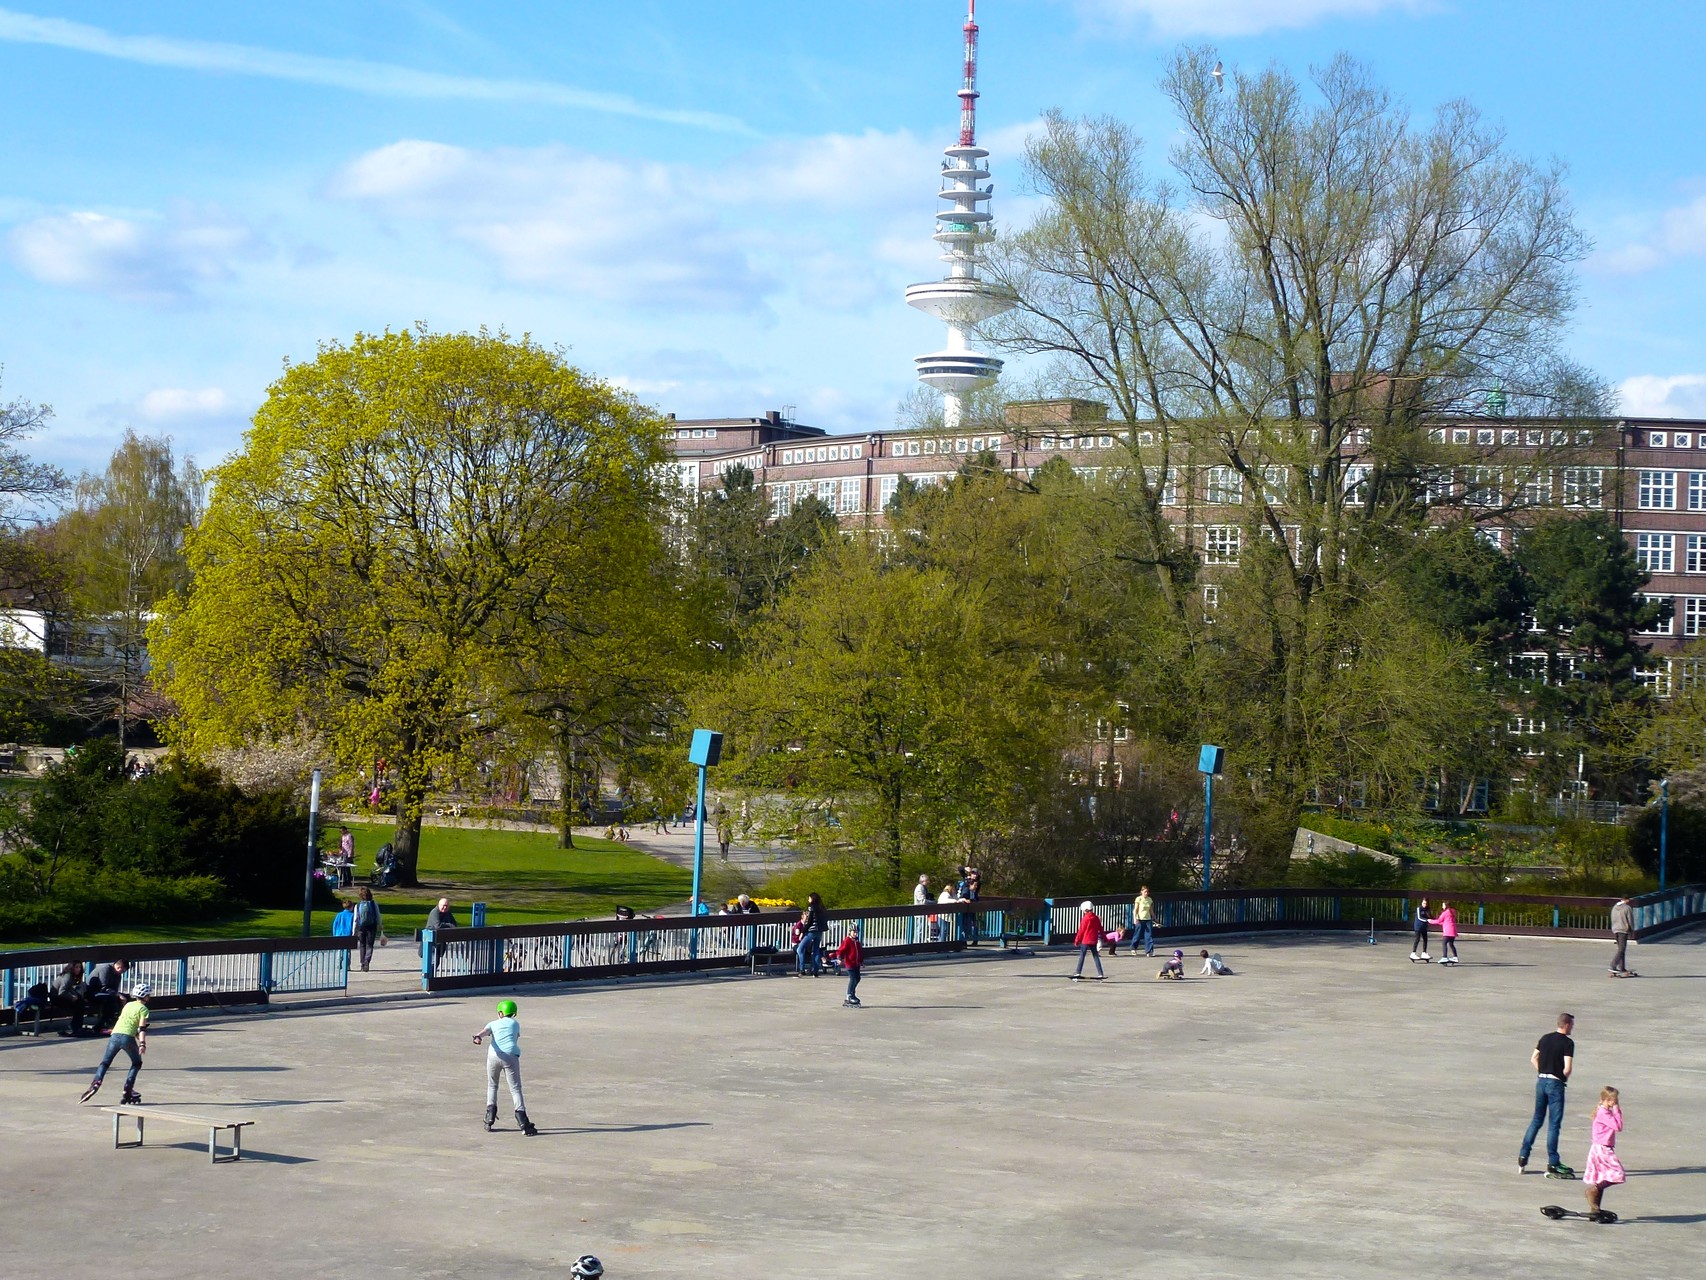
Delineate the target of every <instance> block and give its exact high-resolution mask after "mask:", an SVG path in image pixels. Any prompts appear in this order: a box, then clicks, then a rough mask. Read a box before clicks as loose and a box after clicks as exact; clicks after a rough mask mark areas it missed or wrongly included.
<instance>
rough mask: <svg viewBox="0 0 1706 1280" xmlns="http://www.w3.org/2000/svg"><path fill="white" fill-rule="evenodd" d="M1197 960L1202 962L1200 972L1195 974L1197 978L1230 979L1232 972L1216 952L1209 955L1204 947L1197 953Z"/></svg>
mask: <svg viewBox="0 0 1706 1280" xmlns="http://www.w3.org/2000/svg"><path fill="white" fill-rule="evenodd" d="M1197 958H1198V959H1199V960H1201V961H1202V972H1201V973H1199V974H1197V977H1199V978H1224V977H1230V976H1231V974H1232V970H1231V969H1230V968H1228V967H1227V964H1226V961H1224V960H1222V959H1221V958H1220V952H1218V951H1216V952H1215V953H1214V954H1213V955H1210V954H1209V953H1208V949H1207V948H1206V947H1205V948H1204V949H1203V950H1201V951H1199V952H1197Z"/></svg>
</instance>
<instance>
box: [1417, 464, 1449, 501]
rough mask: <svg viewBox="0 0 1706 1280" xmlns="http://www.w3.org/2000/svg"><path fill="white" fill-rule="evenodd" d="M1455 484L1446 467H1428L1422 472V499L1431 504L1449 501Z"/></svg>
mask: <svg viewBox="0 0 1706 1280" xmlns="http://www.w3.org/2000/svg"><path fill="white" fill-rule="evenodd" d="M1455 490H1456V486H1455V485H1454V484H1453V483H1452V478H1451V471H1450V469H1449V468H1447V467H1430V468H1428V470H1426V471H1425V472H1423V474H1422V501H1423V502H1425V503H1427V504H1429V505H1430V506H1432V505H1437V504H1439V503H1443V502H1450V501H1451V495H1452V493H1453V492H1455Z"/></svg>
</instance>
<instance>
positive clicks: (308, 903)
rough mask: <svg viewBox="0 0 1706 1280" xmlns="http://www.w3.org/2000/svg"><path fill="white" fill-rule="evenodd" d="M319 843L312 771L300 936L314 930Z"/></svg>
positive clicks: (316, 781) (316, 787) (317, 786)
mask: <svg viewBox="0 0 1706 1280" xmlns="http://www.w3.org/2000/svg"><path fill="white" fill-rule="evenodd" d="M319 843H320V771H319V770H318V769H316V770H314V780H313V782H312V783H310V784H309V788H308V866H307V869H306V870H305V871H304V872H303V873H302V936H303V937H304V938H306V937H307V936H308V935H309V934H310V933H311V932H312V931H313V928H314V857H315V855H316V854H317V853H319V849H318V847H317V846H318V845H319Z"/></svg>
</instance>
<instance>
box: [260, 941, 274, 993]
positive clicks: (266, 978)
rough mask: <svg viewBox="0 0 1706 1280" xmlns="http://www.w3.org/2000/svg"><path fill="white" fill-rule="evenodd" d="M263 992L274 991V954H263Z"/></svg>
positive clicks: (268, 952) (265, 952)
mask: <svg viewBox="0 0 1706 1280" xmlns="http://www.w3.org/2000/svg"><path fill="white" fill-rule="evenodd" d="M261 990H262V991H265V992H268V993H270V992H271V991H272V952H270V951H263V952H261Z"/></svg>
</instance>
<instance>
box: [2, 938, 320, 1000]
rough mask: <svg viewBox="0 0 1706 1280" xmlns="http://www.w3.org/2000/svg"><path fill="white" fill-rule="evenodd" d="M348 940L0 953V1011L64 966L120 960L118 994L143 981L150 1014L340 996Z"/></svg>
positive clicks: (49, 981) (251, 941) (224, 942)
mask: <svg viewBox="0 0 1706 1280" xmlns="http://www.w3.org/2000/svg"><path fill="white" fill-rule="evenodd" d="M350 945H351V942H350V939H348V938H247V939H227V940H217V941H207V942H149V943H120V944H114V945H111V946H74V947H52V948H44V949H39V950H34V951H8V952H0V1011H9V1010H14V1009H16V1008H17V1006H18V1004H19V1003H20V1002H21V1001H23V1000H24V999H25V998H26V997H27V996H28V995H29V992H30V988H32V987H34V986H36V985H38V984H40V983H47V984H49V985H51V984H52V982H53V979H54V977H55V976H56V975H57V974H58V973H59V971H60V970H61V969H62V968H63V967H64V966H65V965H67V964H70V963H71V962H73V961H76V960H81V961H82V962H83V966H84V971H85V975H87V973H88V972H89V971H91V970H92V969H93V968H94V966H95V965H96V964H106V963H110V962H111V961H114V960H124V961H125V962H126V964H127V966H128V967H127V969H126V972H125V974H124V987H123V989H124V991H125V992H126V993H128V992H130V991H131V990H133V989H134V988H135V987H136V985H137V984H138V983H142V982H146V983H148V984H149V985H150V986H151V987H152V988H153V989H154V991H153V995H152V997H151V998H150V1004H151V1005H152V1006H153V1007H154V1008H156V1009H182V1008H189V1007H191V1006H199V1005H226V1004H264V1003H266V1002H267V1000H268V999H270V998H271V997H272V996H275V995H299V994H305V993H309V992H316V991H344V990H347V989H348V986H349V962H350Z"/></svg>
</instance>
